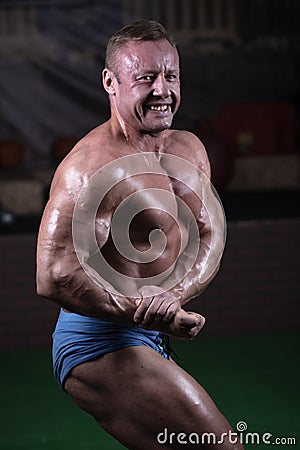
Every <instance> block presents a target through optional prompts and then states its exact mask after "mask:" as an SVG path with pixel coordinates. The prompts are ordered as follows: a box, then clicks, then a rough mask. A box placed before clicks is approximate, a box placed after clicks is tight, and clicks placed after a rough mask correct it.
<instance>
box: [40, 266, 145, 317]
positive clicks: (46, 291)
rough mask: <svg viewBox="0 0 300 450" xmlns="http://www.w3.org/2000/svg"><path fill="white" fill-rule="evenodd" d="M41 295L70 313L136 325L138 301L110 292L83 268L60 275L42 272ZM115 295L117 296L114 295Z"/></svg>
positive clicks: (53, 272) (69, 270)
mask: <svg viewBox="0 0 300 450" xmlns="http://www.w3.org/2000/svg"><path fill="white" fill-rule="evenodd" d="M37 281H38V282H37V292H38V294H39V295H41V296H43V297H46V298H48V299H49V300H51V301H53V302H54V303H56V304H57V305H59V306H60V307H62V308H64V309H67V310H69V311H72V312H75V313H78V314H83V315H87V316H90V317H96V318H99V319H103V320H108V321H116V322H120V323H124V324H128V325H133V324H134V322H133V315H134V312H135V310H136V307H137V306H136V304H135V303H134V298H132V299H128V298H126V297H124V296H122V295H118V293H117V292H116V291H115V290H109V289H107V287H106V288H105V286H104V285H102V286H101V283H100V282H99V283H97V284H96V283H95V282H94V281H93V280H92V279H91V278H90V277H89V276H88V275H87V274H86V272H85V271H84V270H83V269H82V268H81V267H80V266H79V267H76V268H75V267H73V268H71V267H69V269H68V271H67V272H66V271H64V270H63V269H62V267H60V270H59V272H58V273H57V272H56V271H55V270H54V271H53V270H52V271H51V270H48V271H47V274H46V275H44V276H43V274H42V275H41V271H38V277H37ZM112 291H113V292H112Z"/></svg>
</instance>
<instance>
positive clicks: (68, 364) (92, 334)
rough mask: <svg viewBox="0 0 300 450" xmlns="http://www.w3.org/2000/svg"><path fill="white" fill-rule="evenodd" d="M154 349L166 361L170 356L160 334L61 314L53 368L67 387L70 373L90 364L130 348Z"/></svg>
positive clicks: (77, 315)
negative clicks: (92, 360) (99, 357)
mask: <svg viewBox="0 0 300 450" xmlns="http://www.w3.org/2000/svg"><path fill="white" fill-rule="evenodd" d="M140 345H144V346H146V347H150V348H153V349H154V350H156V351H157V352H158V353H160V354H161V355H162V356H163V357H164V358H167V359H169V354H168V353H167V352H166V351H165V350H164V347H163V339H162V337H161V335H160V333H159V332H157V331H150V330H143V329H142V328H138V327H134V326H127V325H122V324H119V323H116V322H107V321H104V320H100V319H95V318H92V317H87V316H82V315H79V314H74V313H69V312H65V311H63V310H61V311H60V314H59V318H58V321H57V324H56V328H55V331H54V333H53V348H52V357H53V368H54V375H55V378H56V379H57V381H58V383H60V384H61V385H62V386H64V383H65V381H66V378H67V376H68V374H69V373H70V371H71V370H72V369H73V368H74V367H76V366H78V365H79V364H82V363H84V362H86V361H89V360H91V359H93V358H96V357H98V356H101V355H104V354H105V353H110V352H113V351H115V350H120V349H122V348H126V347H132V346H140Z"/></svg>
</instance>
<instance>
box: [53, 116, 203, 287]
mask: <svg viewBox="0 0 300 450" xmlns="http://www.w3.org/2000/svg"><path fill="white" fill-rule="evenodd" d="M107 128H108V126H107V124H104V125H102V126H101V127H99V128H98V129H95V130H94V131H93V132H92V133H90V135H87V137H85V138H84V139H83V141H82V142H81V143H79V145H78V146H76V147H75V148H74V150H73V151H72V152H71V154H70V155H69V156H68V157H67V158H66V160H65V161H64V162H63V164H62V167H61V168H59V170H58V174H57V175H56V179H54V183H53V187H52V195H51V198H50V202H49V205H50V209H51V203H52V204H53V205H55V203H56V198H57V197H59V196H61V195H65V196H68V195H69V196H71V195H72V180H71V179H69V184H70V188H69V189H70V190H69V191H68V189H67V191H66V192H65V193H64V190H65V189H66V186H67V184H68V181H66V180H68V177H66V173H69V174H71V175H70V176H69V177H70V178H72V176H73V177H74V179H75V178H76V177H79V179H80V183H81V184H82V185H83V186H85V187H84V189H86V190H87V191H86V192H87V195H86V197H84V198H85V199H89V198H90V196H92V204H93V206H92V208H95V206H94V205H95V204H97V205H98V208H97V209H96V211H95V220H94V223H93V227H94V231H95V237H96V241H97V245H98V250H100V252H101V255H102V257H104V259H105V261H106V262H107V263H108V265H109V266H110V267H112V268H113V269H114V270H115V271H116V276H113V280H112V279H109V282H110V283H112V284H114V282H115V285H116V288H117V289H119V288H120V287H121V285H122V283H123V281H122V282H120V284H119V281H120V280H119V277H118V273H121V274H123V275H126V276H127V277H130V278H131V279H132V278H135V279H141V278H142V279H145V278H149V277H154V278H153V280H154V279H155V277H157V276H159V275H161V278H157V279H156V283H157V280H158V282H159V280H160V279H161V280H162V281H163V280H164V279H166V278H167V277H168V276H169V274H170V271H172V270H173V268H174V264H175V263H176V260H177V259H178V256H179V254H180V253H181V252H182V251H183V250H184V248H185V246H186V244H187V240H188V233H189V230H188V226H187V223H185V221H184V218H182V217H180V214H179V212H180V211H179V209H180V208H178V198H179V199H182V200H183V201H184V202H185V204H187V206H188V208H189V210H190V211H192V212H193V214H194V215H195V217H196V216H199V211H200V208H201V202H200V201H199V198H198V197H197V196H196V195H195V194H193V193H192V191H191V190H190V189H189V188H188V187H187V186H186V185H184V184H183V183H181V182H180V181H178V179H175V178H174V177H173V176H170V170H169V168H170V164H172V163H170V162H168V161H167V162H166V161H165V159H164V155H166V154H174V155H177V156H180V157H181V158H185V159H189V160H190V162H192V163H193V164H195V165H197V167H199V160H198V161H197V160H195V158H194V153H195V152H194V153H193V149H189V148H188V147H187V146H186V145H184V143H182V142H181V141H180V139H179V140H178V139H177V137H176V133H180V132H174V131H169V130H168V131H165V138H164V139H163V145H161V146H160V148H159V149H158V151H157V152H155V151H154V152H149V153H148V152H146V153H142V152H140V151H135V150H134V149H133V148H131V147H130V146H129V145H128V144H127V143H126V141H125V140H124V139H123V141H122V140H120V139H118V138H114V137H113V136H111V135H110V134H109V132H108V129H107ZM189 151H190V152H189ZM187 152H189V154H187ZM195 154H197V152H196V153H195ZM129 155H131V157H132V156H134V155H136V156H134V157H133V159H131V160H127V159H126V158H127V157H128V156H129ZM120 158H123V159H120ZM124 158H125V160H124ZM124 161H125V164H124ZM200 164H201V161H200ZM202 164H203V170H204V171H205V169H206V167H205V164H207V162H206V161H202ZM168 165H169V168H168ZM177 169H179V170H180V167H179V168H177ZM72 174H73V175H72ZM95 174H96V175H95ZM193 176H195V174H192V173H191V174H189V175H188V177H187V178H188V179H189V178H191V177H193ZM91 179H93V180H94V182H95V183H94V185H93V188H92V190H91V189H90V182H89V180H91ZM73 181H74V180H73ZM80 183H79V184H80ZM98 189H99V190H98ZM91 192H92V193H91ZM104 194H105V195H104ZM80 195H81V194H80V190H78V192H76V193H74V198H73V202H74V204H76V203H78V199H79V202H80V201H81V198H80ZM97 195H98V197H99V198H98V197H97ZM95 196H96V197H95ZM95 198H96V201H95ZM87 201H88V200H87ZM48 207H49V206H48ZM87 207H88V208H89V206H87ZM62 208H64V202H63V203H62ZM53 210H54V209H53ZM60 213H64V212H63V211H60ZM73 218H74V213H73ZM73 218H71V217H70V218H69V219H70V221H71V220H73ZM80 220H81V219H80ZM82 220H85V217H82ZM83 233H84V228H83ZM85 234H88V233H85ZM53 239H54V240H55V232H54V233H52V241H53ZM57 239H61V236H60V235H59V234H58V236H57ZM61 245H62V242H60V243H59V246H60V247H61ZM88 263H89V265H90V266H91V267H93V268H94V269H95V270H96V271H98V272H100V271H101V270H102V268H101V267H100V266H101V264H100V266H99V260H98V259H97V258H95V250H92V252H90V257H89V260H88ZM141 284H143V282H142V283H141ZM138 285H139V283H137V287H139V286H138Z"/></svg>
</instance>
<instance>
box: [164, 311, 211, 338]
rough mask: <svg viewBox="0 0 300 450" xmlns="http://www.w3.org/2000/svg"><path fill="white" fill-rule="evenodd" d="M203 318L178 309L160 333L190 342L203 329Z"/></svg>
mask: <svg viewBox="0 0 300 450" xmlns="http://www.w3.org/2000/svg"><path fill="white" fill-rule="evenodd" d="M204 324H205V318H204V317H203V316H201V315H200V314H198V313H195V312H190V311H185V310H184V309H179V311H177V313H176V316H175V317H174V319H173V320H172V321H171V322H169V323H168V324H167V325H166V327H165V328H164V329H162V330H160V331H161V332H163V333H165V334H169V335H170V336H174V337H176V338H178V339H186V340H190V341H191V340H192V339H194V338H195V337H196V336H197V334H198V333H199V331H200V330H202V328H203V327H204Z"/></svg>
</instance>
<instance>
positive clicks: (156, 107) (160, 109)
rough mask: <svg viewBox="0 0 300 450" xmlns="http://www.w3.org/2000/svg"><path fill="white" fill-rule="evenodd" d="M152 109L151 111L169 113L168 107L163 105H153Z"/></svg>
mask: <svg viewBox="0 0 300 450" xmlns="http://www.w3.org/2000/svg"><path fill="white" fill-rule="evenodd" d="M150 109H151V111H167V109H168V105H161V106H155V105H151V106H150Z"/></svg>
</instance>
